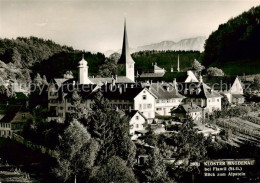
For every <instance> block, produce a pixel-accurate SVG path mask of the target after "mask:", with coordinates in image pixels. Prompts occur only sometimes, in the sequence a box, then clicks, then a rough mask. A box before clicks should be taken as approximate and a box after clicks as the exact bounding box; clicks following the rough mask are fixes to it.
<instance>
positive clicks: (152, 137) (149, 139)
mask: <svg viewBox="0 0 260 183" xmlns="http://www.w3.org/2000/svg"><path fill="white" fill-rule="evenodd" d="M144 142H146V143H147V144H149V145H151V146H156V145H157V136H156V134H155V133H154V131H153V129H152V127H151V125H149V126H148V132H147V133H146V134H145V137H144Z"/></svg>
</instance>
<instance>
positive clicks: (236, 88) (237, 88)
mask: <svg viewBox="0 0 260 183" xmlns="http://www.w3.org/2000/svg"><path fill="white" fill-rule="evenodd" d="M230 93H231V94H241V95H243V94H244V92H243V86H242V83H241V82H240V81H239V79H238V78H236V79H235V81H234V83H233V85H232V87H231V88H230Z"/></svg>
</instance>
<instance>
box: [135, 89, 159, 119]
mask: <svg viewBox="0 0 260 183" xmlns="http://www.w3.org/2000/svg"><path fill="white" fill-rule="evenodd" d="M145 96H146V97H145ZM154 104H155V97H154V96H153V95H152V94H151V93H150V92H149V91H147V89H143V90H142V92H140V93H139V94H138V95H137V96H136V97H135V99H134V109H135V110H139V111H140V112H142V114H143V115H144V116H145V117H146V118H147V119H151V118H154V117H155V107H154Z"/></svg>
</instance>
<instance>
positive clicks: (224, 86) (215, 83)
mask: <svg viewBox="0 0 260 183" xmlns="http://www.w3.org/2000/svg"><path fill="white" fill-rule="evenodd" d="M236 78H237V76H208V77H203V81H204V83H207V84H208V85H209V86H211V87H213V88H214V90H221V91H228V90H229V89H230V88H231V87H232V85H233V84H234V82H235V80H236Z"/></svg>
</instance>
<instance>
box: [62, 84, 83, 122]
mask: <svg viewBox="0 0 260 183" xmlns="http://www.w3.org/2000/svg"><path fill="white" fill-rule="evenodd" d="M71 99H72V100H71V104H72V110H71V112H70V113H69V115H68V118H67V119H66V121H67V122H70V121H73V120H74V119H76V120H78V121H80V122H82V123H83V124H84V125H86V124H85V123H84V122H85V121H86V118H87V109H86V107H84V106H83V105H81V103H82V98H81V96H80V95H79V94H78V90H77V89H74V91H73V93H72V98H71Z"/></svg>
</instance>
